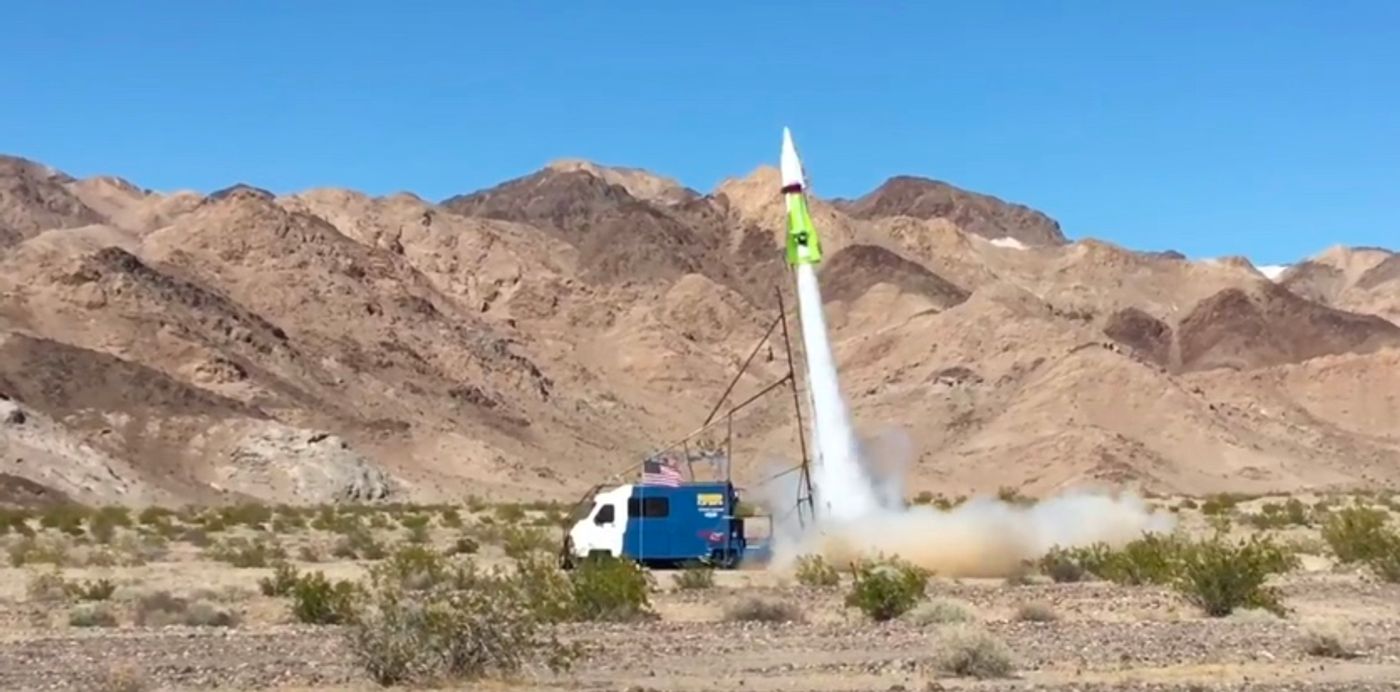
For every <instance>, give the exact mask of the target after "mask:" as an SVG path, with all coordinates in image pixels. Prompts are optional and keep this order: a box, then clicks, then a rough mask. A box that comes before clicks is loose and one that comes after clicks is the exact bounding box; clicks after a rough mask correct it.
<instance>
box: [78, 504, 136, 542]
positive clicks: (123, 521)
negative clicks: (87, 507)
mask: <svg viewBox="0 0 1400 692" xmlns="http://www.w3.org/2000/svg"><path fill="white" fill-rule="evenodd" d="M130 527H131V512H130V510H128V509H127V508H125V507H103V508H101V509H99V510H97V511H96V512H94V513H93V514H92V515H91V517H90V518H89V519H88V533H89V534H91V535H92V539H93V540H95V541H97V542H98V543H102V544H107V543H111V542H112V538H113V537H114V536H115V535H116V533H117V529H118V528H130Z"/></svg>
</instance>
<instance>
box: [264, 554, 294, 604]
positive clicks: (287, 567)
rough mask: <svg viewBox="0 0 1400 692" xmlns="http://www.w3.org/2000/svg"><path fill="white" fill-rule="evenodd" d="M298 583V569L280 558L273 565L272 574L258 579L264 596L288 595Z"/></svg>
mask: <svg viewBox="0 0 1400 692" xmlns="http://www.w3.org/2000/svg"><path fill="white" fill-rule="evenodd" d="M296 585H297V570H296V568H295V567H293V566H292V565H291V564H290V563H288V562H286V561H283V560H279V561H278V562H277V564H276V565H274V566H273V570H272V576H271V577H263V578H262V579H259V580H258V589H259V590H260V591H262V594H263V595H264V596H286V595H288V594H290V593H291V592H292V589H293V588H295V587H296Z"/></svg>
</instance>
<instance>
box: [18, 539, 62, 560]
mask: <svg viewBox="0 0 1400 692" xmlns="http://www.w3.org/2000/svg"><path fill="white" fill-rule="evenodd" d="M9 552H10V566H12V567H23V566H25V565H34V564H51V565H55V566H60V567H61V566H63V565H65V564H67V563H68V540H67V539H65V538H63V537H62V536H25V537H23V538H21V539H19V540H18V541H15V542H14V543H11V544H10V550H9Z"/></svg>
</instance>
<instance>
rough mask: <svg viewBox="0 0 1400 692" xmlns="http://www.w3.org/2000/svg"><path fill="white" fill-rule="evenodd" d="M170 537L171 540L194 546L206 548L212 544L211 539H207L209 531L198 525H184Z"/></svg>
mask: <svg viewBox="0 0 1400 692" xmlns="http://www.w3.org/2000/svg"><path fill="white" fill-rule="evenodd" d="M171 538H172V539H173V540H177V541H181V542H184V543H189V544H190V545H192V546H194V547H196V548H208V547H209V546H210V545H212V544H213V541H211V540H209V532H208V531H205V530H204V529H202V528H200V527H198V526H187V527H184V528H182V529H180V530H179V531H177V532H176V533H175V535H174V536H172V537H171Z"/></svg>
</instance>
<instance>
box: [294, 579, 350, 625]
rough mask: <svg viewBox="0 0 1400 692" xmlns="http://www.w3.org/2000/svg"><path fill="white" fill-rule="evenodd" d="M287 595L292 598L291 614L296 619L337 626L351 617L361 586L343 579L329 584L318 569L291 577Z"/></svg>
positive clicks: (312, 623)
mask: <svg viewBox="0 0 1400 692" xmlns="http://www.w3.org/2000/svg"><path fill="white" fill-rule="evenodd" d="M288 594H289V595H290V596H291V597H292V616H293V617H295V618H296V619H297V622H302V623H306V624H308V625H340V624H345V623H348V622H351V621H352V620H354V618H355V605H356V599H357V598H358V596H359V594H360V589H359V587H357V586H356V585H355V584H354V583H352V582H349V581H345V580H343V579H342V580H339V581H336V582H334V583H332V582H331V581H330V580H329V579H326V575H325V574H322V573H321V572H319V571H318V572H311V573H309V574H304V575H301V576H299V577H296V578H294V579H293V581H292V583H291V586H290V588H289V589H288Z"/></svg>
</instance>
